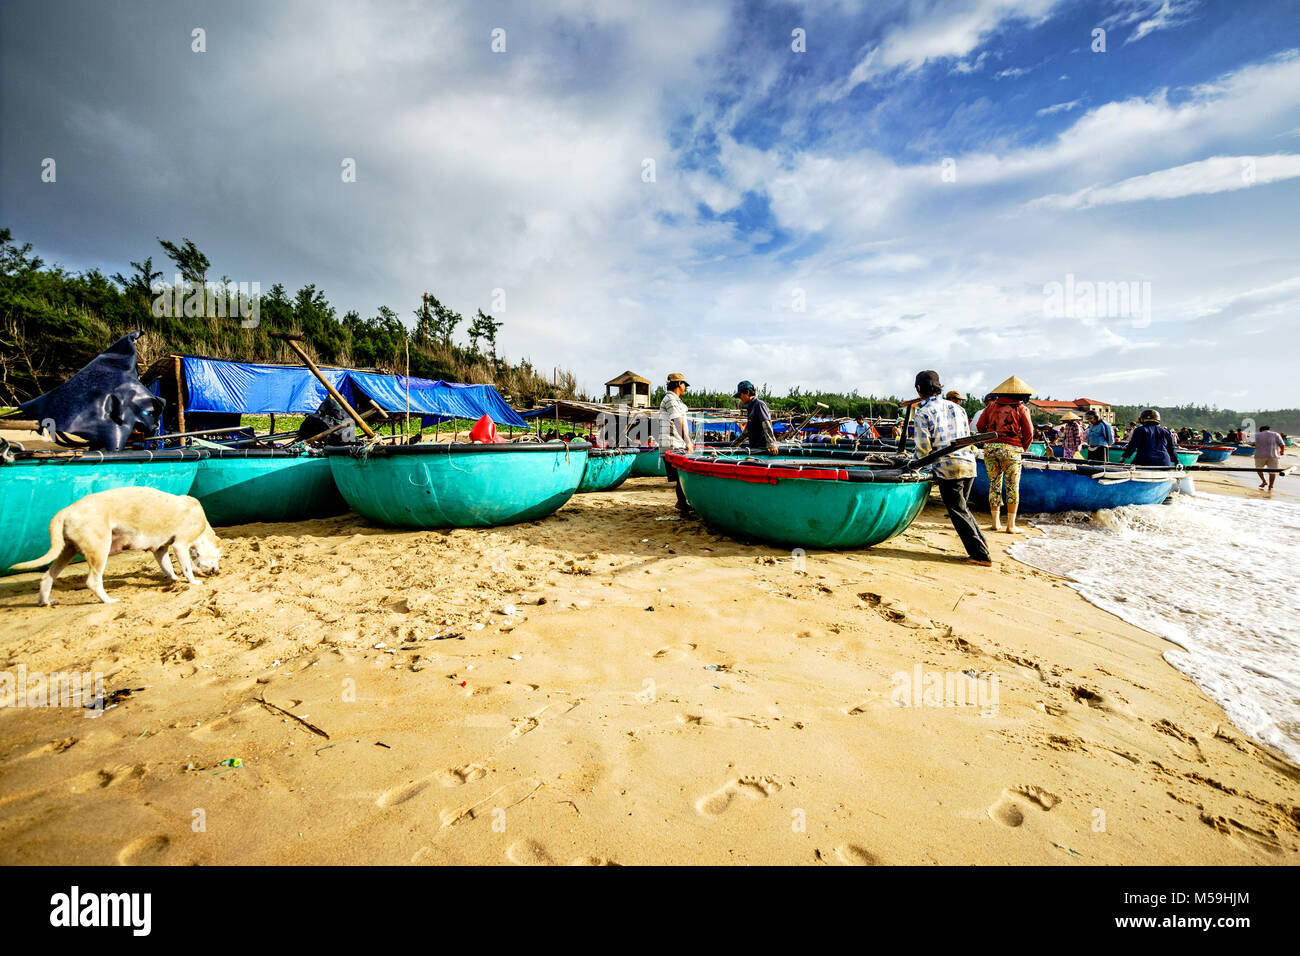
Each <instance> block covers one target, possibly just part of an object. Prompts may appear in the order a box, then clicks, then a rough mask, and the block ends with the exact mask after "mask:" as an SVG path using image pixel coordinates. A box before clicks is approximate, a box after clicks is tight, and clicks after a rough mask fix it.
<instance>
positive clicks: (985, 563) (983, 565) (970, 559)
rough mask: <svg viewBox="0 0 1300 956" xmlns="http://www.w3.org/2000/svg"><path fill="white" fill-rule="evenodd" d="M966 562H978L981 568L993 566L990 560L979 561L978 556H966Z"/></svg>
mask: <svg viewBox="0 0 1300 956" xmlns="http://www.w3.org/2000/svg"><path fill="white" fill-rule="evenodd" d="M966 563H967V564H978V565H979V566H980V567H981V568H991V567H993V562H992V561H981V560H979V559H978V558H967V559H966Z"/></svg>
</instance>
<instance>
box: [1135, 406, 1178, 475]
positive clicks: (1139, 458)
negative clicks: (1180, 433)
mask: <svg viewBox="0 0 1300 956" xmlns="http://www.w3.org/2000/svg"><path fill="white" fill-rule="evenodd" d="M1129 455H1134V458H1133V464H1135V465H1157V466H1164V467H1172V466H1174V465H1176V464H1178V446H1177V445H1176V444H1175V442H1174V433H1173V432H1171V431H1170V430H1169V429H1168V428H1165V427H1164V426H1163V425H1161V424H1160V413H1159V412H1158V411H1156V410H1155V409H1154V408H1148V409H1147V410H1146V411H1144V412H1143V413H1142V414H1141V415H1139V416H1138V425H1137V427H1136V428H1134V429H1133V430H1132V431H1131V432H1129V436H1128V444H1126V445H1125V446H1124V458H1125V459H1127V458H1128V457H1129Z"/></svg>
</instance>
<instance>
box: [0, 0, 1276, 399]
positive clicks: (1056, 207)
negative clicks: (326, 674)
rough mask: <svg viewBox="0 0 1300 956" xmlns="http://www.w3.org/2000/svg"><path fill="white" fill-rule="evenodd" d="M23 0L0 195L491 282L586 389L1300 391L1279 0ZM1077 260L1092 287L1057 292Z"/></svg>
mask: <svg viewBox="0 0 1300 956" xmlns="http://www.w3.org/2000/svg"><path fill="white" fill-rule="evenodd" d="M0 27H3V31H2V32H0V45H2V48H0V55H2V59H3V65H2V66H0V70H2V71H3V79H4V84H3V91H2V92H0V111H2V112H0V131H2V136H3V138H2V139H0V220H2V221H3V222H4V224H6V225H9V226H10V227H11V228H13V229H14V231H15V233H16V234H17V235H18V236H19V237H20V238H23V239H28V240H31V241H33V242H35V243H36V245H37V247H38V249H39V250H40V251H41V252H42V254H44V255H46V256H47V258H50V259H53V260H55V261H59V262H62V263H64V264H65V265H68V266H71V267H73V268H78V267H85V266H88V265H94V264H98V265H101V266H103V267H105V268H106V270H107V271H109V272H112V271H116V270H118V269H123V270H124V271H125V266H126V261H127V260H128V259H139V258H141V257H142V256H144V255H149V254H154V255H155V258H156V259H157V258H160V256H159V254H158V250H157V246H156V243H155V240H154V237H155V236H158V235H161V236H163V237H165V238H168V237H170V238H175V237H179V236H181V235H185V236H189V237H192V238H193V239H195V241H196V242H197V243H198V244H199V246H200V248H202V249H204V250H205V251H206V252H207V253H208V255H209V257H210V258H211V259H212V261H213V264H214V271H216V272H220V273H224V274H227V275H229V276H231V277H232V278H233V279H235V280H237V281H260V282H262V283H263V285H264V287H265V286H269V284H270V283H272V282H274V281H277V280H279V281H284V282H285V283H286V284H287V285H289V286H290V287H291V288H296V287H297V286H298V285H301V284H303V283H306V282H315V283H316V284H317V285H318V286H321V287H323V288H324V289H325V291H326V293H327V295H328V296H329V297H330V299H331V301H332V302H333V303H334V304H335V305H336V306H337V307H338V308H339V310H340V312H342V311H343V310H346V309H349V308H356V309H358V310H359V311H361V312H362V313H363V314H373V313H374V311H375V309H376V308H377V307H378V306H379V305H380V304H387V305H389V306H391V307H393V308H395V309H397V310H398V311H399V313H401V314H402V315H404V316H409V315H410V313H411V310H412V309H413V308H414V307H415V306H416V305H417V304H418V301H419V295H420V293H421V292H422V291H425V290H428V291H431V292H434V293H435V294H436V295H438V296H439V298H441V299H442V300H443V301H444V302H448V303H449V304H451V305H453V306H454V307H456V308H458V309H459V310H460V311H462V312H464V313H467V314H470V313H472V312H473V311H474V310H475V309H476V308H480V307H482V308H484V309H491V308H492V302H493V296H494V290H504V301H505V308H504V310H503V311H502V310H498V314H499V316H500V317H501V318H502V319H504V321H505V326H504V327H503V330H502V344H503V346H504V349H505V351H506V352H507V353H508V354H510V355H511V356H512V357H519V356H521V355H527V356H529V357H530V358H531V359H532V360H533V361H534V363H536V364H537V365H538V366H540V367H542V368H549V367H550V366H552V365H558V366H561V367H566V368H571V369H573V370H574V371H576V372H577V373H578V375H579V379H580V381H581V382H582V384H583V385H584V386H585V387H586V388H587V390H588V391H593V392H600V391H601V390H602V389H601V383H602V382H603V381H604V380H605V379H607V378H610V377H612V376H614V375H615V374H617V373H619V372H621V371H623V370H624V369H625V368H631V369H633V370H635V371H638V372H640V373H641V374H643V375H646V376H647V377H649V378H651V379H652V380H654V381H660V380H662V379H663V378H664V377H665V375H666V373H667V372H669V371H682V372H685V373H686V374H687V376H688V377H689V378H690V379H691V381H692V383H693V384H698V385H701V386H708V387H715V388H726V387H729V386H731V385H734V383H735V382H736V381H737V380H738V379H740V378H749V379H752V380H754V381H756V382H764V383H766V384H768V385H769V386H770V387H772V388H773V389H775V390H778V391H783V390H784V389H786V388H788V387H789V386H792V385H799V386H801V387H805V388H828V389H844V390H848V389H854V388H856V389H858V390H859V391H860V392H862V393H870V392H876V393H899V394H902V393H905V392H906V391H907V390H908V388H909V386H910V382H911V379H912V376H913V374H914V373H915V372H916V371H917V370H918V369H920V368H937V369H938V370H939V371H940V372H941V374H942V376H943V378H944V380H945V383H946V384H947V385H950V386H954V387H958V388H962V389H965V390H969V391H972V392H977V393H981V392H982V391H984V390H986V389H987V388H989V387H991V386H992V385H994V384H996V383H997V382H999V381H1001V380H1002V379H1003V378H1005V377H1006V376H1007V375H1009V374H1012V373H1015V374H1018V375H1020V376H1021V377H1022V378H1024V379H1026V380H1027V381H1029V382H1030V384H1031V385H1033V386H1035V387H1036V388H1037V389H1038V391H1039V394H1040V395H1044V396H1047V395H1050V396H1052V397H1055V398H1060V397H1075V396H1088V397H1091V398H1100V399H1103V400H1110V401H1115V402H1152V403H1171V402H1179V401H1204V402H1206V403H1215V404H1218V405H1220V406H1227V407H1235V408H1239V409H1243V410H1244V409H1255V408H1262V407H1278V406H1284V405H1285V406H1295V405H1300V394H1297V390H1296V389H1295V388H1294V387H1293V385H1292V384H1291V378H1290V375H1289V374H1288V372H1289V370H1290V369H1291V368H1295V367H1296V365H1297V362H1300V334H1297V332H1296V323H1297V320H1298V319H1300V238H1297V237H1298V236H1300V230H1297V229H1296V218H1297V211H1298V210H1300V52H1298V49H1297V48H1300V5H1297V4H1295V3H1292V2H1267V0H1264V2H1254V3H1238V2H1228V0H1219V2H1211V0H1096V2H1053V0H927V2H923V3H907V2H882V0H872V2H861V3H856V2H851V0H842V2H832V0H827V2H819V3H807V4H797V3H791V4H758V3H735V4H723V3H718V4H701V3H685V2H682V3H662V4H654V5H646V4H630V3H628V4H611V3H594V2H584V0H560V2H552V3H531V4H522V3H521V4H502V3H474V4H463V5H457V4H449V3H440V4H422V3H399V2H389V3H352V4H348V5H339V6H325V5H320V4H308V3H300V4H292V3H277V4H258V3H251V2H244V3H239V2H236V3H225V4H220V5H203V4H186V3H166V4H164V3H151V2H140V3H132V4H125V5H121V6H111V7H110V6H106V5H103V4H100V3H70V2H57V0H56V2H40V3H36V2H22V0H19V2H13V3H8V4H6V5H5V7H4V9H3V12H0ZM195 27H202V28H203V29H204V30H205V31H206V44H207V49H206V51H205V52H203V53H196V52H194V51H193V50H192V49H191V30H192V29H193V28H195ZM495 29H502V30H504V31H505V40H506V49H505V51H504V52H493V50H492V48H491V43H492V32H493V30H495ZM1097 29H1101V30H1104V31H1105V50H1104V52H1103V51H1100V50H1094V49H1093V48H1094V46H1097V45H1098V43H1097V40H1096V38H1095V37H1094V31H1095V30H1097ZM796 30H801V31H803V34H802V35H803V38H804V40H803V43H804V51H803V52H797V51H796V50H794V49H793V48H792V44H794V43H795V39H796V38H795V36H794V35H793V34H794V31H796ZM45 157H54V158H56V159H57V161H58V181H57V182H56V183H41V182H40V179H39V173H40V164H41V160H42V159H43V158H45ZM345 157H350V158H354V159H355V160H356V164H357V181H356V182H355V183H343V182H342V181H341V177H340V173H339V170H340V163H341V160H342V159H343V158H345ZM647 160H653V163H654V174H655V175H654V178H653V181H646V180H647V176H646V173H645V171H646V169H647ZM1068 277H1072V278H1068ZM1067 282H1071V283H1073V285H1074V288H1076V289H1084V288H1092V289H1099V290H1100V291H1101V296H1100V299H1099V300H1098V301H1101V302H1102V303H1103V305H1104V306H1105V307H1103V308H1101V309H1097V310H1094V312H1092V313H1087V312H1086V308H1085V306H1086V301H1085V302H1081V303H1080V311H1081V312H1083V313H1084V314H1074V315H1069V316H1062V315H1059V314H1056V313H1054V312H1053V311H1052V308H1051V306H1050V296H1049V294H1048V292H1049V290H1050V289H1051V288H1052V284H1053V283H1060V284H1061V285H1062V286H1064V284H1066V283H1067ZM1121 283H1122V284H1123V286H1122V288H1123V289H1124V290H1125V292H1128V291H1130V290H1131V291H1135V292H1136V293H1137V296H1136V298H1135V299H1133V300H1131V301H1129V302H1127V303H1125V302H1121V301H1120V300H1118V299H1113V296H1114V295H1115V290H1116V289H1118V288H1121V286H1120V285H1119V284H1121ZM1107 290H1109V292H1110V294H1111V296H1112V299H1107ZM498 300H499V296H498ZM1139 305H1140V306H1142V307H1139Z"/></svg>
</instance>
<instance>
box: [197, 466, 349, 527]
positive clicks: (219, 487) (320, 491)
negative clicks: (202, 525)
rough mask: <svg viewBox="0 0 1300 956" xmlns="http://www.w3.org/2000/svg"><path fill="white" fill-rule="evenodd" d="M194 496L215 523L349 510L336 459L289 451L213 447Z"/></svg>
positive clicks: (299, 518)
mask: <svg viewBox="0 0 1300 956" xmlns="http://www.w3.org/2000/svg"><path fill="white" fill-rule="evenodd" d="M190 494H191V495H193V496H194V497H195V498H197V499H199V503H200V504H202V505H203V511H204V512H205V513H206V514H207V516H208V523H209V524H213V525H232V524H251V523H252V522H255V521H304V520H306V519H308V518H326V517H330V516H331V515H339V514H343V513H344V512H345V511H347V510H348V503H347V502H346V501H344V500H343V496H342V495H340V494H339V491H338V488H337V487H335V485H334V473H333V472H332V471H331V469H330V463H329V462H328V461H327V460H326V459H325V458H324V457H323V456H321V455H318V454H312V453H309V452H306V451H298V450H289V449H270V448H267V449H249V450H247V451H245V450H240V449H224V450H210V451H209V452H208V457H207V458H205V459H204V460H203V461H201V462H200V463H199V467H198V471H197V472H196V473H195V475H194V485H193V487H192V488H191V489H190Z"/></svg>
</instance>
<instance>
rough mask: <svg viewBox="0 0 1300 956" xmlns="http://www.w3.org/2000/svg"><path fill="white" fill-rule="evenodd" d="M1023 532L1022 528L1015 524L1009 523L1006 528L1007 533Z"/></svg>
mask: <svg viewBox="0 0 1300 956" xmlns="http://www.w3.org/2000/svg"><path fill="white" fill-rule="evenodd" d="M1024 533H1025V529H1024V528H1017V527H1016V526H1015V525H1011V526H1010V527H1009V528H1007V534H1024Z"/></svg>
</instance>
